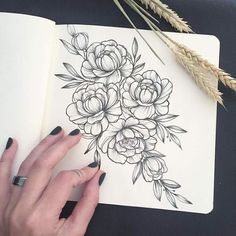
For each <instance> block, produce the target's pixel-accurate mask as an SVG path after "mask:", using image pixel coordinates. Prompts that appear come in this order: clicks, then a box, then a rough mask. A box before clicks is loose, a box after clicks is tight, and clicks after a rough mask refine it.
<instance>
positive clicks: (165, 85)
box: [157, 79, 173, 104]
mask: <svg viewBox="0 0 236 236" xmlns="http://www.w3.org/2000/svg"><path fill="white" fill-rule="evenodd" d="M161 88H162V91H161V95H160V97H159V98H158V100H157V102H158V103H159V104H160V103H163V102H165V101H166V100H167V99H169V97H170V94H171V93H172V90H173V84H172V83H171V82H170V81H169V80H168V79H163V80H162V81H161Z"/></svg>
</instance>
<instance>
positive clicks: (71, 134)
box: [69, 129, 80, 136]
mask: <svg viewBox="0 0 236 236" xmlns="http://www.w3.org/2000/svg"><path fill="white" fill-rule="evenodd" d="M79 133H80V130H79V129H75V130H73V131H71V132H70V133H69V135H70V136H75V135H78V134H79Z"/></svg>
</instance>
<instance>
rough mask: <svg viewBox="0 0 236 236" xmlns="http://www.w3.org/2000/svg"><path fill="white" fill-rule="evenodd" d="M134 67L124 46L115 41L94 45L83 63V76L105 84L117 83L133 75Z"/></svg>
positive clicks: (89, 49)
mask: <svg viewBox="0 0 236 236" xmlns="http://www.w3.org/2000/svg"><path fill="white" fill-rule="evenodd" d="M132 70H133V65H132V63H131V61H130V59H129V58H128V56H127V50H126V48H125V47H124V46H122V45H120V44H118V43H117V42H115V41H114V40H108V41H103V42H101V43H93V44H92V45H91V46H90V47H89V48H88V50H87V52H86V60H85V61H84V62H83V63H82V68H81V72H82V74H83V75H84V76H85V77H87V78H90V79H94V80H99V82H104V83H110V82H111V83H117V82H119V81H120V80H121V78H122V77H128V76H130V75H131V72H132Z"/></svg>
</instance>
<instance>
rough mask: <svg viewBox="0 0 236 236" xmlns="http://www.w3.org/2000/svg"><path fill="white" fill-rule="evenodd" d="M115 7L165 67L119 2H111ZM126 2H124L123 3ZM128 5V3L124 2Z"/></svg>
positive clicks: (114, 0)
mask: <svg viewBox="0 0 236 236" xmlns="http://www.w3.org/2000/svg"><path fill="white" fill-rule="evenodd" d="M113 2H114V3H115V5H116V6H117V7H118V9H119V10H120V11H121V13H122V14H123V15H124V16H125V18H126V19H127V20H128V21H129V23H130V24H131V25H132V26H133V28H134V29H135V31H136V32H137V33H138V34H139V36H140V37H141V38H142V39H143V41H144V42H145V43H146V44H147V46H148V47H149V49H150V50H151V51H152V52H153V54H154V55H155V56H156V57H157V58H158V59H159V60H160V62H161V63H162V64H163V65H165V63H164V62H163V61H162V59H161V58H160V57H159V55H158V54H157V53H156V52H155V50H154V49H153V48H152V46H151V45H150V44H149V43H148V41H147V40H146V39H145V38H144V36H143V35H142V34H141V33H140V31H139V30H138V29H137V27H136V25H135V24H134V23H133V21H132V20H131V19H130V17H129V16H128V15H127V13H126V12H125V10H124V8H123V7H122V6H121V5H120V3H119V0H113ZM125 2H126V1H125ZM126 3H127V4H128V2H126Z"/></svg>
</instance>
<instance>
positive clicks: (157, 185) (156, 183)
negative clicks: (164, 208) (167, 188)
mask: <svg viewBox="0 0 236 236" xmlns="http://www.w3.org/2000/svg"><path fill="white" fill-rule="evenodd" d="M153 192H154V194H155V196H156V198H157V200H159V201H161V196H162V185H161V184H160V182H159V181H154V183H153Z"/></svg>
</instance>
